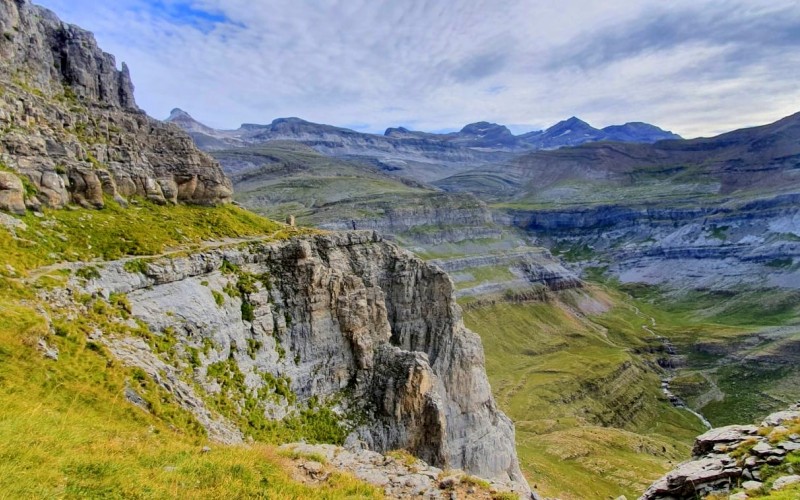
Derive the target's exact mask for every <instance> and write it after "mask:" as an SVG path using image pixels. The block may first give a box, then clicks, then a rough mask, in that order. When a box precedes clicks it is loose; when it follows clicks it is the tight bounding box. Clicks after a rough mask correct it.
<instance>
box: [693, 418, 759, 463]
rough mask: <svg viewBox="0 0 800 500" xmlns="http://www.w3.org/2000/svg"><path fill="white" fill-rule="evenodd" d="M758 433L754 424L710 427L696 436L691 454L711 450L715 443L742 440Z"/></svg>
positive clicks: (699, 453) (702, 453)
mask: <svg viewBox="0 0 800 500" xmlns="http://www.w3.org/2000/svg"><path fill="white" fill-rule="evenodd" d="M757 433H758V427H756V426H755V425H728V426H726V427H718V428H716V429H711V430H709V431H708V432H706V433H705V434H702V435H700V436H698V437H697V439H696V440H695V442H694V448H693V449H692V454H693V455H694V456H696V457H699V456H702V455H705V454H706V453H708V452H710V451H713V450H714V446H715V445H717V444H730V443H738V442H740V441H744V440H746V439H748V438H749V437H752V436H755V435H756V434H757Z"/></svg>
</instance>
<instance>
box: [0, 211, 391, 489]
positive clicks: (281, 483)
mask: <svg viewBox="0 0 800 500" xmlns="http://www.w3.org/2000/svg"><path fill="white" fill-rule="evenodd" d="M20 219H21V220H22V221H23V222H24V223H25V224H26V225H27V229H26V230H22V229H20V228H17V229H16V230H15V233H16V236H15V235H14V234H12V232H11V231H10V230H8V229H6V228H4V227H0V251H2V252H3V253H4V259H5V262H6V263H8V264H9V265H10V266H11V267H12V269H8V268H4V269H2V270H0V272H2V273H5V274H6V276H5V277H2V278H0V310H2V311H3V313H2V314H0V405H1V406H2V408H3V411H2V412H0V491H2V495H0V496H7V497H9V498H34V497H35V498H42V497H57V498H87V497H91V498H176V497H182V498H201V497H202V498H244V497H253V498H256V497H262V498H263V497H266V498H312V497H313V498H330V499H345V498H347V499H351V498H381V497H382V494H381V492H380V491H379V490H378V489H376V488H373V487H371V486H368V485H365V484H364V483H362V482H361V481H358V480H356V479H354V478H352V477H350V476H347V475H342V474H334V475H331V476H330V479H329V480H327V481H325V482H323V483H321V485H319V486H315V487H312V486H307V485H303V484H301V483H298V482H296V481H295V480H294V479H292V477H290V475H289V474H288V473H287V472H286V471H287V466H286V461H287V460H288V459H286V458H284V457H281V456H280V455H279V454H278V453H277V451H276V450H275V449H274V448H273V447H272V446H271V445H269V444H264V443H263V442H261V443H259V442H256V443H254V444H251V445H248V446H246V447H245V446H222V445H215V444H213V443H210V442H209V441H208V437H207V436H206V433H205V430H204V429H203V428H202V426H200V424H199V423H198V422H197V421H196V420H195V418H194V417H193V416H192V415H191V414H190V413H188V412H187V411H185V410H184V409H182V408H181V407H180V406H179V405H178V404H177V403H176V402H175V401H174V400H173V398H172V396H171V394H169V393H167V392H166V391H164V390H162V389H161V388H160V387H159V386H158V385H157V384H156V383H155V382H154V381H153V380H152V379H151V378H150V377H149V376H148V375H147V374H146V373H145V372H144V371H142V370H139V369H132V368H128V367H126V366H124V365H122V364H121V363H120V362H119V361H118V360H117V359H116V358H115V357H114V356H112V355H111V354H110V352H109V351H108V349H107V348H106V346H105V344H104V339H106V338H109V337H112V336H114V335H139V336H141V337H143V338H145V340H147V341H148V342H149V343H150V344H151V346H153V348H154V350H155V351H156V352H160V353H162V354H163V356H164V357H165V359H170V356H173V355H174V353H175V349H174V342H175V332H173V331H169V329H165V330H164V331H163V332H150V331H149V330H148V329H147V328H146V327H145V326H144V325H142V324H136V325H133V324H131V323H130V322H127V321H124V319H125V318H126V317H128V314H129V313H130V303H129V302H128V300H127V297H125V296H124V295H121V294H120V295H114V296H112V297H110V298H109V301H105V300H103V299H102V298H92V297H88V296H86V297H80V296H79V297H74V299H75V300H76V303H77V305H76V306H75V307H76V308H81V309H74V310H71V309H70V308H65V307H63V306H56V305H54V304H51V303H50V302H49V301H48V300H45V299H44V298H43V297H42V296H40V293H42V292H45V291H47V290H50V289H51V288H53V287H55V286H59V285H60V284H63V283H64V280H65V279H66V277H67V275H66V274H65V273H64V272H63V271H62V270H58V269H55V270H50V271H48V272H46V273H43V274H42V275H41V276H38V275H37V274H38V273H39V271H37V268H38V267H39V266H43V265H49V264H53V263H58V262H61V261H62V260H68V261H83V260H92V259H104V258H117V257H122V256H126V255H142V256H146V255H151V254H158V253H160V252H163V251H165V250H167V249H171V248H176V247H179V248H187V249H189V248H191V247H192V246H193V245H197V244H200V243H201V242H202V241H204V240H208V239H222V238H235V237H245V236H258V235H264V236H265V237H269V236H272V237H276V238H277V237H285V236H288V234H289V230H287V229H285V228H284V227H283V226H282V225H279V224H276V223H274V222H272V221H269V220H266V219H263V218H260V217H258V216H255V215H253V214H250V213H248V212H246V211H244V210H241V209H238V208H236V207H230V206H228V207H218V208H200V207H184V206H179V207H170V208H167V207H159V206H155V205H151V204H149V203H147V202H141V203H140V204H139V205H138V206H134V207H131V208H129V209H127V210H126V209H123V208H121V207H119V206H117V205H115V204H114V203H113V202H111V203H109V206H108V207H107V208H105V209H103V210H98V211H94V210H81V209H78V210H64V211H57V212H51V211H46V212H45V217H43V218H37V217H34V216H32V215H28V216H24V217H21V218H20ZM130 262H137V263H136V264H131V265H130V269H128V270H129V271H130V272H141V271H143V270H144V266H142V265H140V264H138V262H139V261H137V260H132V261H130ZM142 262H143V261H142ZM101 266H102V264H100V263H97V264H95V265H93V266H87V267H83V268H81V269H82V271H81V272H80V273H78V275H77V276H78V277H79V278H81V279H94V278H95V277H96V273H98V272H99V268H100V267H101ZM34 273H37V274H34ZM24 275H30V279H29V280H28V281H27V282H23V281H22V279H21V276H24ZM98 333H99V334H100V335H98ZM45 354H47V356H45ZM48 356H49V357H48ZM194 356H195V357H196V356H199V353H197V352H195V353H194ZM277 385H279V382H277V381H276V386H277ZM129 399H130V400H131V401H136V403H137V404H133V403H132V402H130V401H129ZM310 411H315V412H317V413H321V412H324V411H325V410H324V409H321V408H315V409H313V410H310ZM309 420H313V421H314V422H316V421H317V418H316V413H315V414H314V416H313V417H310V416H309V415H307V414H302V413H301V414H299V415H297V416H296V417H295V419H294V420H292V421H291V422H289V423H287V424H286V426H285V427H286V429H287V431H286V434H285V435H292V436H297V435H307V436H309V438H310V439H313V438H314V437H317V436H319V435H321V434H324V433H329V432H331V431H330V429H328V428H327V427H325V428H324V430H322V431H318V430H317V428H313V429H306V428H304V427H303V426H304V425H306V426H307V425H309V424H308V421H309ZM323 420H324V419H323ZM323 427H324V426H323ZM315 432H317V434H314V433H315ZM290 433H293V434H290Z"/></svg>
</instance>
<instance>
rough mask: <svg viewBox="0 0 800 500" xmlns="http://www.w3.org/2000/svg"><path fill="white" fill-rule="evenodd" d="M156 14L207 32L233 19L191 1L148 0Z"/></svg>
mask: <svg viewBox="0 0 800 500" xmlns="http://www.w3.org/2000/svg"><path fill="white" fill-rule="evenodd" d="M146 3H147V5H148V6H149V7H150V8H151V9H152V11H153V13H154V14H155V15H158V16H159V17H163V18H165V19H168V20H169V21H170V22H172V23H175V24H179V25H189V26H192V27H194V28H197V29H199V30H201V31H204V32H207V31H210V30H211V29H213V28H214V26H215V25H217V24H222V23H229V22H231V20H230V19H229V18H228V17H227V16H225V15H224V14H222V13H221V12H209V11H206V10H203V9H200V8H198V7H196V6H195V4H194V3H193V2H190V1H178V2H173V1H169V0H167V1H164V0H146Z"/></svg>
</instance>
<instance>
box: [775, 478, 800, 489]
mask: <svg viewBox="0 0 800 500" xmlns="http://www.w3.org/2000/svg"><path fill="white" fill-rule="evenodd" d="M796 483H800V476H798V475H796V474H795V475H792V476H783V477H779V478H778V479H776V480H775V482H774V483H772V489H773V490H782V489H784V488H786V487H787V486H789V485H790V484H796Z"/></svg>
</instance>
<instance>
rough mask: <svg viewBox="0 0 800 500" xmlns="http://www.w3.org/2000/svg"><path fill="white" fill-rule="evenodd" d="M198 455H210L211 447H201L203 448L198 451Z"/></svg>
mask: <svg viewBox="0 0 800 500" xmlns="http://www.w3.org/2000/svg"><path fill="white" fill-rule="evenodd" d="M200 453H211V447H210V446H203V448H201V449H200Z"/></svg>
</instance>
